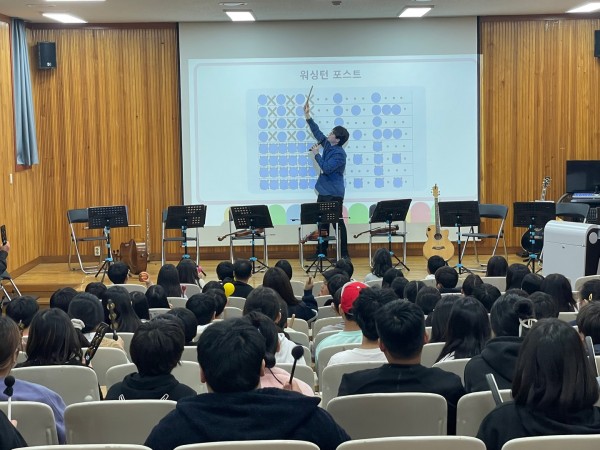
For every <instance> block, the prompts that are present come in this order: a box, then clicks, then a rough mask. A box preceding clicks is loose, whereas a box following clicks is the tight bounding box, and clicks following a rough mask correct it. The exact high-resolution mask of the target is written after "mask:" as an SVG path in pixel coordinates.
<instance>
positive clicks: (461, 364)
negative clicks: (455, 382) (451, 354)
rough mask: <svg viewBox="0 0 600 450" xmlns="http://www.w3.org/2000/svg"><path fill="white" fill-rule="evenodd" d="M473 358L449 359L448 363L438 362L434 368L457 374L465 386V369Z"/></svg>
mask: <svg viewBox="0 0 600 450" xmlns="http://www.w3.org/2000/svg"><path fill="white" fill-rule="evenodd" d="M470 360H471V358H461V359H449V360H447V361H440V362H436V363H435V364H434V365H433V367H438V368H440V369H442V370H444V371H446V372H451V373H455V374H456V375H458V376H459V377H460V381H461V383H462V384H463V385H464V384H465V367H466V366H467V363H468V362H469V361H470Z"/></svg>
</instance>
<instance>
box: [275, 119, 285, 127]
mask: <svg viewBox="0 0 600 450" xmlns="http://www.w3.org/2000/svg"><path fill="white" fill-rule="evenodd" d="M286 125H287V122H286V121H285V119H279V120H278V121H277V128H285V126H286Z"/></svg>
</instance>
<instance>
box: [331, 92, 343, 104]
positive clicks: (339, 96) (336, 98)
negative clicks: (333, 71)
mask: <svg viewBox="0 0 600 450" xmlns="http://www.w3.org/2000/svg"><path fill="white" fill-rule="evenodd" d="M342 100H344V97H342V94H333V102H334V103H342Z"/></svg>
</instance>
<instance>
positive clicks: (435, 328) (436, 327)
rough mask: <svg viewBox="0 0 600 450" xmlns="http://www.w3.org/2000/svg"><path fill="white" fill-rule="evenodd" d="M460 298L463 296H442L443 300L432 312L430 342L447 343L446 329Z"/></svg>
mask: <svg viewBox="0 0 600 450" xmlns="http://www.w3.org/2000/svg"><path fill="white" fill-rule="evenodd" d="M459 298H462V295H458V294H449V295H442V298H441V299H440V300H439V301H438V302H437V303H436V305H435V308H434V310H433V311H432V312H431V336H429V342H446V328H447V327H448V318H449V317H450V311H452V306H454V302H455V301H456V300H457V299H459ZM428 318H429V317H428Z"/></svg>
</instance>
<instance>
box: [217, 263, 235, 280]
mask: <svg viewBox="0 0 600 450" xmlns="http://www.w3.org/2000/svg"><path fill="white" fill-rule="evenodd" d="M216 271H217V278H218V279H219V280H221V281H223V280H224V279H226V278H229V279H231V280H233V277H234V275H233V263H232V262H231V261H221V262H220V263H219V264H217V270H216Z"/></svg>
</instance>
